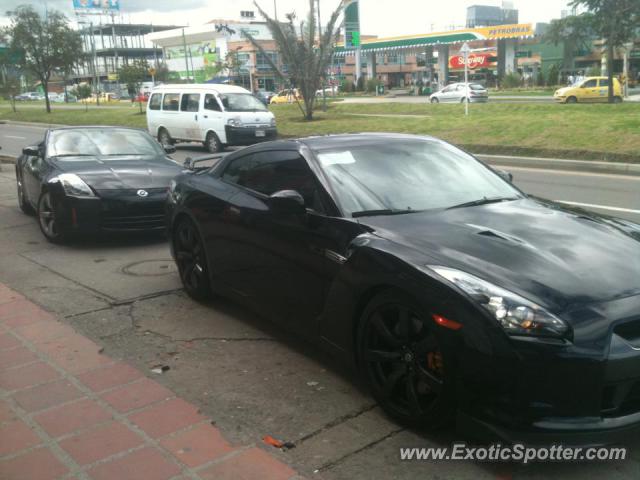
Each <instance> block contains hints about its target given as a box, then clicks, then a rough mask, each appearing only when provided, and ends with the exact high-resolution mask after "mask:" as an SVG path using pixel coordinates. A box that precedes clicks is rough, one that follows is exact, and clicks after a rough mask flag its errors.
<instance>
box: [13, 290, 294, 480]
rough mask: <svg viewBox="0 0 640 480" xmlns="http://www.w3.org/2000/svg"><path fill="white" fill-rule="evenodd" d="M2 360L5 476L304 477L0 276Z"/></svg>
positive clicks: (129, 479)
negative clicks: (224, 430)
mask: <svg viewBox="0 0 640 480" xmlns="http://www.w3.org/2000/svg"><path fill="white" fill-rule="evenodd" d="M0 358H1V359H2V363H1V364H0V478H3V479H7V480H19V479H25V480H45V479H56V478H77V479H83V480H88V479H93V480H101V479H103V480H111V479H118V480H137V479H140V478H145V479H149V480H168V479H176V478H184V479H187V478H189V479H192V480H198V479H202V480H207V479H216V480H218V479H221V478H228V479H233V478H247V479H249V478H257V477H259V478H261V479H270V480H289V479H294V478H300V477H298V476H297V474H296V472H294V471H293V470H292V469H291V468H290V467H288V466H287V465H285V464H284V463H282V462H280V461H278V460H276V459H275V458H273V457H272V456H271V455H270V454H269V453H268V452H267V451H266V450H265V448H271V447H270V446H266V445H262V448H260V447H259V446H256V445H255V444H244V445H243V444H231V443H229V442H228V441H227V439H225V438H224V436H223V435H222V434H221V432H220V430H219V429H218V428H216V427H215V426H213V425H212V424H211V423H212V422H211V419H209V418H207V417H205V416H203V415H201V414H200V413H199V412H198V408H197V407H196V406H195V405H192V404H190V403H188V402H186V401H184V400H183V399H181V398H179V397H176V396H175V394H174V393H173V392H172V391H170V390H169V389H167V388H165V387H163V386H162V385H160V384H159V383H157V382H155V381H153V380H151V379H148V378H145V375H144V374H143V373H142V372H141V371H139V370H136V369H135V368H132V367H130V366H129V365H127V364H126V363H123V362H120V361H117V360H114V359H113V358H110V357H109V356H108V355H105V354H104V353H103V352H102V349H101V347H99V346H98V345H97V344H96V343H94V342H92V341H90V340H88V339H87V338H85V337H83V336H81V335H79V334H77V333H76V332H75V331H74V329H73V328H71V327H69V326H68V325H65V324H63V323H60V322H59V321H57V320H56V319H55V317H54V316H53V315H51V314H50V313H48V312H47V311H46V310H44V309H42V308H40V307H39V306H37V305H36V304H34V303H33V302H31V301H29V300H27V299H25V298H24V297H23V296H22V295H20V294H18V293H17V292H15V291H13V290H11V289H9V288H7V287H5V286H4V285H3V284H1V283H0ZM159 371H160V372H162V368H160V370H159ZM261 443H262V442H261ZM71 476H73V477H71Z"/></svg>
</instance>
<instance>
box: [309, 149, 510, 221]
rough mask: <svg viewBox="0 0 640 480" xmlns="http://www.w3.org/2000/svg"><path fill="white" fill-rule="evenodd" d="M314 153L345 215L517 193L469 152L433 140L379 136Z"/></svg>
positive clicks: (443, 205)
mask: <svg viewBox="0 0 640 480" xmlns="http://www.w3.org/2000/svg"><path fill="white" fill-rule="evenodd" d="M316 153H317V158H318V161H319V163H320V165H321V168H322V169H323V171H324V172H325V174H326V176H327V178H328V181H329V182H330V184H331V187H332V190H333V191H334V194H335V196H336V197H337V198H336V200H337V202H338V203H339V206H340V208H341V209H342V211H343V213H344V215H345V216H361V215H362V214H363V213H365V212H371V213H370V214H372V215H373V214H375V213H376V212H378V213H380V214H389V213H395V212H411V211H421V210H431V209H443V208H451V207H455V206H462V205H464V204H466V203H469V202H482V201H496V200H497V199H515V198H520V197H521V196H522V194H521V193H520V192H519V191H518V190H517V189H515V188H514V187H513V186H511V185H510V184H509V183H508V182H507V181H505V180H503V179H502V178H501V177H500V176H498V175H497V174H495V173H493V172H492V171H490V170H489V169H488V168H486V167H485V166H484V165H482V164H481V163H480V162H478V161H477V160H475V159H474V158H473V157H472V156H470V155H468V154H466V153H464V152H462V151H461V150H458V149H457V148H455V147H453V146H451V145H448V144H446V143H443V142H440V141H437V140H427V139H420V140H412V139H409V140H407V139H402V140H390V139H384V140H382V141H376V142H369V143H367V144H360V145H353V146H349V147H348V148H340V149H335V150H334V149H327V150H320V151H318V152H316Z"/></svg>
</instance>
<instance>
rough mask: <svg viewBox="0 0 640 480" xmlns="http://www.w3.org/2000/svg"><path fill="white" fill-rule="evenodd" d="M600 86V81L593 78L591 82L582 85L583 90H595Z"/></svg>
mask: <svg viewBox="0 0 640 480" xmlns="http://www.w3.org/2000/svg"><path fill="white" fill-rule="evenodd" d="M597 86H598V80H596V79H595V78H592V79H591V80H587V81H586V82H584V83H583V84H582V88H595V87H597Z"/></svg>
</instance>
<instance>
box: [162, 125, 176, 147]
mask: <svg viewBox="0 0 640 480" xmlns="http://www.w3.org/2000/svg"><path fill="white" fill-rule="evenodd" d="M158 142H160V143H161V144H162V145H173V144H174V143H176V142H175V141H174V140H173V138H171V135H169V132H168V131H167V129H166V128H161V129H160V131H159V132H158Z"/></svg>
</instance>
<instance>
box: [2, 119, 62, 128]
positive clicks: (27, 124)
mask: <svg viewBox="0 0 640 480" xmlns="http://www.w3.org/2000/svg"><path fill="white" fill-rule="evenodd" d="M0 125H19V126H22V127H34V128H59V127H68V126H69V125H63V124H61V123H39V122H18V121H14V120H0Z"/></svg>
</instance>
